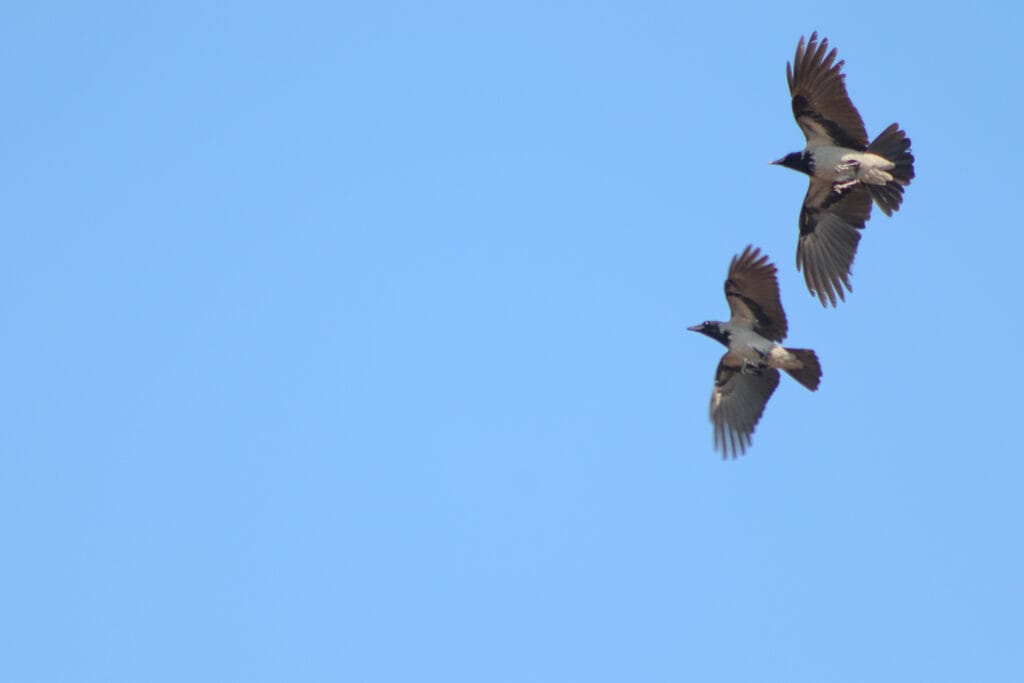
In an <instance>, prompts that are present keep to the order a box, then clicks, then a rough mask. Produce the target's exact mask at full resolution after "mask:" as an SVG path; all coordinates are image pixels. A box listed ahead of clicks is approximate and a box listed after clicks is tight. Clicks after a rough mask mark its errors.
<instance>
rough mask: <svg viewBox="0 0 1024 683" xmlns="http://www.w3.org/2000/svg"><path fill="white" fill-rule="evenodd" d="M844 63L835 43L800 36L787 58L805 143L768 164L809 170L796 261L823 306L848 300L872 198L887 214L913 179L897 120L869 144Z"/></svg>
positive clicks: (815, 36) (911, 160)
mask: <svg viewBox="0 0 1024 683" xmlns="http://www.w3.org/2000/svg"><path fill="white" fill-rule="evenodd" d="M843 64H844V62H843V60H839V61H838V62H837V61H836V50H835V49H833V50H832V51H831V52H829V49H828V40H827V39H825V38H823V39H822V40H821V42H820V43H819V42H818V34H817V33H812V34H811V39H810V40H809V41H807V43H806V44H805V43H804V39H803V38H801V39H800V42H799V43H798V44H797V47H796V57H795V58H794V60H793V63H792V64H789V63H788V62H787V63H786V80H787V81H788V82H789V93H790V95H791V96H792V98H793V116H794V117H796V122H797V125H798V126H800V130H802V131H803V132H804V136H805V137H806V138H807V146H806V147H805V148H804V149H803V151H800V152H793V153H792V154H787V155H786V156H784V157H783V158H781V159H778V160H776V161H773V162H772V163H773V164H778V165H780V166H786V167H787V168H792V169H793V170H796V171H800V172H801V173H806V174H807V175H808V176H810V187H808V188H807V196H805V197H804V204H803V208H802V209H801V210H800V240H799V242H798V243H797V248H796V267H797V270H803V272H804V280H805V281H806V282H807V288H808V289H809V290H810V292H811V294H814V295H817V297H818V299H820V300H821V305H822V306H827V304H826V298H827V300H828V302H829V303H831V304H832V306H836V305H837V302H836V298H837V297H838V298H839V299H840V300H844V301H845V299H846V297H845V295H844V292H843V288H844V287H845V288H846V290H847V291H853V288H852V287H851V286H850V266H851V265H852V264H853V257H854V256H855V255H856V253H857V243H858V242H860V232H859V230H861V229H862V228H863V227H864V223H865V222H866V221H867V220H868V218H869V217H870V216H871V202H872V200H874V202H875V203H876V204H878V208H879V209H881V210H882V212H883V213H885V215H886V216H891V215H892V212H893V211H896V210H898V209H899V208H900V204H901V203H902V202H903V187H904V186H905V185H909V184H910V180H911V179H912V178H913V177H914V155H913V154H911V152H910V138H908V137H907V134H906V133H905V132H904V131H902V130H900V127H899V124H897V123H894V124H892V125H891V126H889V127H888V128H886V129H885V130H883V131H882V133H881V134H880V135H879V136H878V137H877V138H875V140H874V142H872V143H871V144H868V135H867V131H866V130H865V129H864V121H863V120H862V119H861V117H860V113H859V112H858V111H857V108H856V107H854V106H853V103H852V102H850V96H849V95H848V94H847V92H846V83H845V79H846V76H845V74H843V73H842V72H841V71H842V67H843Z"/></svg>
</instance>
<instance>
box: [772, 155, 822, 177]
mask: <svg viewBox="0 0 1024 683" xmlns="http://www.w3.org/2000/svg"><path fill="white" fill-rule="evenodd" d="M772 164H773V165H775V166H785V167H786V168H791V169H793V170H794V171H800V172H801V173H806V174H807V175H810V174H811V173H812V172H813V171H814V162H813V161H812V160H811V156H810V154H808V153H807V150H804V151H803V152H792V153H790V154H787V155H786V156H784V157H782V158H781V159H776V160H775V161H773V162H772Z"/></svg>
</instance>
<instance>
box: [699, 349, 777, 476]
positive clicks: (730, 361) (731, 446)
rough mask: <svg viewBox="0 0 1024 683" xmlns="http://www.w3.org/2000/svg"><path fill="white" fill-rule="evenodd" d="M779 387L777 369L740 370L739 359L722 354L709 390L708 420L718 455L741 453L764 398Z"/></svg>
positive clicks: (758, 418) (760, 412)
mask: <svg viewBox="0 0 1024 683" xmlns="http://www.w3.org/2000/svg"><path fill="white" fill-rule="evenodd" d="M777 386H779V371H778V370H776V369H774V368H764V369H763V370H760V371H759V372H758V373H756V374H754V373H752V372H750V371H748V372H744V371H743V359H742V358H740V357H739V356H737V355H735V354H733V353H732V352H728V353H726V354H725V355H724V356H722V360H721V361H719V363H718V370H716V371H715V388H714V390H712V392H711V422H712V424H713V425H714V434H715V448H716V449H719V450H721V451H722V457H723V458H727V457H729V456H730V455H731V456H732V457H734V458H735V457H736V456H737V455H742V454H743V453H744V452H746V450H747V446H749V445H750V437H751V435H752V434H753V433H754V428H755V427H756V426H757V422H758V420H760V419H761V414H762V413H764V407H765V405H766V404H767V403H768V399H769V398H770V397H771V395H772V393H773V392H774V391H775V387H777Z"/></svg>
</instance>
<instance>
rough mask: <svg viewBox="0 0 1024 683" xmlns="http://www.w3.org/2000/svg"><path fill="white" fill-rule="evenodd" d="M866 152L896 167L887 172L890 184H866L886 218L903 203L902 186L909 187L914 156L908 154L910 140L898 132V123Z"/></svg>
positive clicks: (887, 130)
mask: <svg viewBox="0 0 1024 683" xmlns="http://www.w3.org/2000/svg"><path fill="white" fill-rule="evenodd" d="M867 151H868V152H871V153H872V154H877V155H878V156H881V157H885V158H886V159H888V160H889V161H891V162H892V163H894V164H896V167H895V168H893V169H892V170H891V171H889V172H890V173H891V174H892V177H893V180H892V181H891V182H888V183H886V184H885V185H872V184H866V187H867V188H868V192H870V193H871V198H872V199H874V200H875V203H876V204H878V208H879V209H881V210H882V211H883V212H885V215H886V216H891V215H892V212H893V211H897V210H899V208H900V204H902V203H903V186H904V185H909V184H910V180H911V179H912V178H913V177H914V155H913V154H911V153H910V138H908V137H907V134H906V133H905V132H903V131H902V130H900V126H899V124H898V123H894V124H892V125H891V126H889V127H888V128H886V129H885V130H883V131H882V132H881V134H880V135H879V136H878V137H877V138H875V141H874V142H872V143H871V144H870V145H868V149H867Z"/></svg>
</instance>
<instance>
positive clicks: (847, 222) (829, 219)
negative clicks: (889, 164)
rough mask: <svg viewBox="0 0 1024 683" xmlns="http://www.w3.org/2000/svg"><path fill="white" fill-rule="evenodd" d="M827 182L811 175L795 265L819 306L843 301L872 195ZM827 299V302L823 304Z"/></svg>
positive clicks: (864, 188) (862, 190)
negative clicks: (840, 188) (844, 289)
mask: <svg viewBox="0 0 1024 683" xmlns="http://www.w3.org/2000/svg"><path fill="white" fill-rule="evenodd" d="M835 187H836V186H834V185H832V184H831V183H829V182H828V181H825V180H820V179H818V178H814V177H812V178H811V182H810V186H809V187H808V188H807V196H805V197H804V205H803V208H801V209H800V240H799V242H798V243H797V247H796V268H797V270H802V271H803V273H804V280H805V281H806V282H807V289H809V290H810V292H811V294H814V295H816V296H817V297H818V299H820V300H821V305H822V306H827V305H828V303H831V304H832V305H833V306H836V305H837V301H836V300H837V298H838V299H839V300H842V301H845V300H846V295H845V293H844V292H843V288H844V287H845V288H846V290H847V291H853V288H852V287H851V286H850V267H851V266H852V265H853V257H854V256H856V254H857V244H858V242H860V230H861V229H862V228H863V227H864V223H865V222H866V221H867V219H868V217H869V216H871V194H870V193H869V192H868V190H867V188H866V187H864V185H862V184H860V183H857V184H856V185H854V186H852V187H848V188H846V189H844V190H842V191H841V192H837V191H836V189H835ZM826 299H827V303H826Z"/></svg>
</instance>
